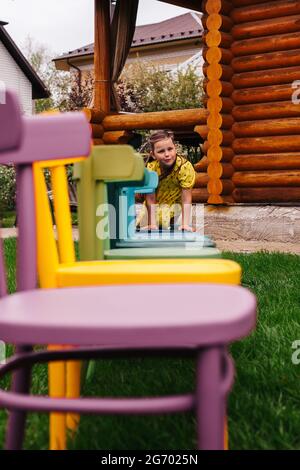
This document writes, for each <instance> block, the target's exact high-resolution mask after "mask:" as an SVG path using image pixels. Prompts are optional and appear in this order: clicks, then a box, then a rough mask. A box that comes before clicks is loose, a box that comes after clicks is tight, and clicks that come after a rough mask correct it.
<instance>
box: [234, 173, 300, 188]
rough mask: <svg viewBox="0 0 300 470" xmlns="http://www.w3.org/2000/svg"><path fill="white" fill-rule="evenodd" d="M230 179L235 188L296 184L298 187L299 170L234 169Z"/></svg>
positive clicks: (299, 180)
mask: <svg viewBox="0 0 300 470" xmlns="http://www.w3.org/2000/svg"><path fill="white" fill-rule="evenodd" d="M232 181H233V183H234V184H235V186H236V187H237V188H240V187H244V188H264V187H273V186H284V187H291V186H296V187H297V186H298V187H299V188H300V170H281V171H276V170H275V171H274V170H269V171H236V172H235V173H234V175H233V177H232Z"/></svg>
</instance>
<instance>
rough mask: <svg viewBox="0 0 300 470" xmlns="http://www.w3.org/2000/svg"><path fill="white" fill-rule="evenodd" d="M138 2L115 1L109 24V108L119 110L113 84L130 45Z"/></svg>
mask: <svg viewBox="0 0 300 470" xmlns="http://www.w3.org/2000/svg"><path fill="white" fill-rule="evenodd" d="M138 5H139V0H117V3H116V6H115V10H114V14H113V18H112V22H111V70H110V73H111V83H112V96H111V100H112V103H111V106H112V109H113V110H119V103H118V97H117V93H116V91H115V88H114V83H116V81H117V80H118V78H119V77H120V75H121V72H122V70H123V67H124V65H125V62H126V59H127V57H128V54H129V50H130V47H131V44H132V40H133V36H134V31H135V23H136V16H137V10H138Z"/></svg>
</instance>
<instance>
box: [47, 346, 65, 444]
mask: <svg viewBox="0 0 300 470" xmlns="http://www.w3.org/2000/svg"><path fill="white" fill-rule="evenodd" d="M48 349H49V350H52V351H53V350H56V349H62V347H61V346H48ZM48 374H49V396H50V397H55V398H64V397H65V396H66V384H65V376H66V363H65V362H63V361H59V362H53V363H50V364H49V368H48ZM49 434H50V450H65V449H66V414H65V413H50V417H49Z"/></svg>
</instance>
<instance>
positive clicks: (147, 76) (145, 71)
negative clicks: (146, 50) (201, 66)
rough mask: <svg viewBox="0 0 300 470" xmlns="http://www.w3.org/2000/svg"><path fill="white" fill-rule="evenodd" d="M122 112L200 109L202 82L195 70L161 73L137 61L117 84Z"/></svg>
mask: <svg viewBox="0 0 300 470" xmlns="http://www.w3.org/2000/svg"><path fill="white" fill-rule="evenodd" d="M117 91H118V94H119V97H120V103H121V109H122V110H123V111H127V112H151V111H167V110H172V109H188V108H199V107H202V106H203V80H202V78H201V77H199V76H198V75H197V73H196V70H195V68H194V67H191V66H190V67H188V68H187V69H186V70H178V71H177V72H176V73H174V72H173V73H170V72H166V71H164V70H163V69H162V68H159V67H155V66H154V65H152V64H151V63H148V64H147V63H146V64H145V62H144V61H143V62H137V63H135V64H132V65H129V66H128V67H126V69H125V70H124V72H123V74H122V76H121V78H120V80H119V82H118V84H117Z"/></svg>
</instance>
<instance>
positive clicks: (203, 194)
mask: <svg viewBox="0 0 300 470" xmlns="http://www.w3.org/2000/svg"><path fill="white" fill-rule="evenodd" d="M231 10H232V5H231V2H230V1H227V0H204V1H203V3H202V11H203V17H202V23H203V27H204V30H205V36H204V44H205V45H206V46H205V47H204V49H203V57H204V60H205V64H204V69H203V71H204V75H205V77H206V80H205V92H206V98H205V99H206V107H207V110H208V112H209V116H208V119H207V126H205V127H204V126H197V127H195V131H197V132H198V133H199V134H200V135H201V137H203V138H204V139H205V142H204V147H203V150H204V154H205V157H204V158H203V159H202V160H201V162H199V163H198V164H196V166H195V169H196V171H197V177H196V184H195V189H194V192H193V201H194V202H209V203H211V204H222V203H224V202H232V201H233V198H232V196H231V194H232V192H233V189H234V185H233V182H232V180H231V177H232V175H233V171H234V169H233V166H232V163H231V160H232V158H233V151H232V148H231V145H232V142H233V139H234V135H233V133H232V131H231V128H232V125H233V123H234V119H233V117H232V114H231V112H232V108H233V102H232V100H231V94H232V92H233V86H232V84H231V78H232V75H233V70H232V67H231V62H232V58H233V55H232V52H231V50H230V46H231V43H232V36H231V29H232V27H233V21H232V20H231V18H230V13H231Z"/></svg>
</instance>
